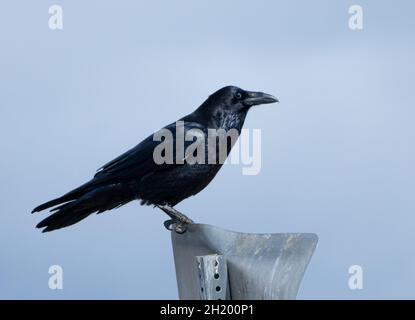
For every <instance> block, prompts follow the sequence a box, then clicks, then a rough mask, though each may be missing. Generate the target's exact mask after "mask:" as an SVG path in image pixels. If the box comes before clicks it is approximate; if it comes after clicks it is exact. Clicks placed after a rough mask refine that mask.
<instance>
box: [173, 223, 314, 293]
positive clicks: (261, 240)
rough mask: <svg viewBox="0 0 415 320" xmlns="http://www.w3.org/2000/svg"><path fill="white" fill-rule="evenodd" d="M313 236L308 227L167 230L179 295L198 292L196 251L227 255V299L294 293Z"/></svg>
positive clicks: (312, 246) (204, 253)
mask: <svg viewBox="0 0 415 320" xmlns="http://www.w3.org/2000/svg"><path fill="white" fill-rule="evenodd" d="M317 242H318V237H317V235H316V234H312V233H273V234H251V233H240V232H234V231H228V230H224V229H221V228H218V227H215V226H210V225H205V224H192V225H190V226H189V227H188V230H187V232H186V233H184V234H177V233H175V232H172V244H173V253H174V262H175V267H176V276H177V285H178V290H179V298H180V299H191V300H192V299H193V300H198V299H200V298H201V296H200V280H199V279H200V278H199V272H198V268H197V260H196V257H197V256H205V255H211V254H219V255H223V256H224V257H225V258H226V261H227V268H228V279H229V292H230V298H231V299H233V300H237V299H255V300H263V299H265V300H268V299H295V298H296V296H297V292H298V289H299V287H300V283H301V280H302V278H303V275H304V272H305V269H306V267H307V265H308V263H309V261H310V259H311V256H312V255H313V253H314V250H315V248H316V245H317Z"/></svg>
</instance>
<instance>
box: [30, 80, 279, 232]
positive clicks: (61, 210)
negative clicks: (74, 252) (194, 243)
mask: <svg viewBox="0 0 415 320" xmlns="http://www.w3.org/2000/svg"><path fill="white" fill-rule="evenodd" d="M273 102H278V100H277V99H276V98H275V97H273V96H271V95H269V94H265V93H262V92H252V91H245V90H242V89H240V88H238V87H235V86H227V87H224V88H222V89H220V90H218V91H216V92H215V93H213V94H212V95H211V96H209V98H208V99H207V100H206V101H205V102H203V104H202V105H201V106H200V107H199V108H197V109H196V110H195V111H194V112H192V113H190V114H189V115H187V116H185V117H183V118H181V119H180V120H179V121H178V122H175V123H172V124H170V125H168V126H166V127H165V128H163V129H162V130H164V132H165V131H166V130H169V131H170V132H171V133H172V141H170V144H168V142H169V141H168V138H167V136H163V137H164V140H163V139H155V136H156V134H153V135H151V136H149V137H148V138H146V139H144V140H143V141H142V142H140V143H139V144H138V145H137V146H135V147H134V148H132V149H131V150H129V151H127V152H125V153H124V154H122V155H120V156H119V157H118V158H115V159H114V160H112V161H110V162H108V163H107V164H105V165H104V166H102V167H101V168H100V169H99V170H98V171H97V173H96V174H95V176H94V177H93V178H92V179H91V180H90V181H88V182H86V183H85V184H83V185H81V186H80V187H78V188H76V189H74V190H72V191H70V192H68V193H66V194H64V195H63V196H61V197H59V198H57V199H54V200H51V201H48V202H46V203H44V204H41V205H40V206H38V207H36V208H35V209H33V211H32V213H33V212H37V211H42V210H44V209H47V208H51V207H54V208H52V209H51V212H53V213H52V214H51V215H50V216H48V217H47V218H46V219H44V220H42V221H41V222H40V223H39V224H38V225H37V226H36V227H37V228H44V229H43V232H48V231H52V230H55V229H60V228H63V227H67V226H70V225H72V224H74V223H77V222H78V221H81V220H82V219H85V218H86V217H87V216H89V215H90V214H92V213H95V212H96V213H101V212H104V211H107V210H111V209H114V208H118V207H120V206H122V205H124V204H126V203H128V202H130V201H132V200H140V201H141V204H146V205H153V206H157V207H159V208H160V209H161V210H163V211H164V212H165V213H167V214H168V215H169V216H170V218H171V220H168V221H166V222H165V226H166V227H167V228H168V229H173V228H174V229H175V230H176V232H184V231H185V230H186V224H188V223H192V220H190V219H189V218H187V217H186V216H185V215H183V214H181V213H180V212H179V211H177V210H176V209H174V208H173V207H174V206H175V205H176V204H178V203H179V202H181V201H182V200H184V199H186V198H188V197H190V196H193V195H195V194H197V193H198V192H200V191H201V190H203V189H204V188H205V187H206V186H207V185H208V184H209V183H210V181H212V179H213V178H214V177H215V175H216V173H217V172H218V171H219V169H220V168H221V166H222V163H223V162H220V161H219V158H220V155H219V154H218V153H219V152H220V151H219V148H218V146H217V145H216V146H215V147H214V148H213V149H212V148H211V149H209V147H207V148H206V149H204V152H205V154H204V155H202V157H201V158H203V159H202V160H206V159H207V155H208V154H209V152H210V153H212V152H213V153H214V156H215V157H216V162H214V163H212V162H209V161H204V162H203V161H196V163H190V161H189V162H187V161H186V158H187V157H188V156H189V154H187V153H183V155H184V158H183V159H181V158H180V156H179V160H180V159H181V160H184V161H181V162H180V161H179V162H177V161H173V163H171V162H169V161H164V163H162V162H160V161H158V160H160V159H156V158H155V150H156V148H157V147H158V146H160V145H161V144H162V142H163V143H164V144H165V146H167V145H170V146H172V150H173V153H174V155H173V159H177V157H176V155H177V154H178V152H179V151H178V148H180V147H179V144H177V143H176V142H177V140H178V138H177V136H178V135H179V133H178V132H177V131H178V129H177V128H181V129H179V130H181V131H183V132H182V133H184V135H186V134H187V133H189V132H192V133H195V132H198V133H199V135H202V138H206V139H205V140H201V139H200V141H203V143H204V144H207V142H208V141H209V139H208V131H209V130H212V129H214V130H218V129H223V130H224V131H225V132H230V131H231V130H233V132H236V135H239V133H240V131H241V129H242V126H243V124H244V121H245V117H246V115H247V112H248V110H249V109H250V108H251V107H252V106H254V105H258V104H265V103H273ZM179 122H180V123H182V126H181V127H179V126H178V125H177V123H179ZM160 132H161V131H159V132H158V133H160ZM194 136H196V138H197V134H194ZM203 136H204V137H203ZM215 139H216V138H215ZM192 143H194V139H190V141H187V139H186V141H184V146H183V147H184V148H186V147H188V146H189V145H190V144H192ZM226 143H227V146H226V150H225V158H226V157H227V155H228V154H229V152H230V150H231V148H232V145H231V144H232V142H231V143H228V138H226ZM196 146H198V144H197V143H196ZM209 150H210V151H209ZM212 150H213V151H212ZM195 151H197V150H195ZM166 152H168V149H167V148H165V150H163V151H162V152H161V153H160V155H161V156H162V157H166V158H167V154H166ZM190 152H191V155H192V156H195V155H196V156H197V154H194V152H193V151H190ZM196 153H197V152H196ZM170 158H171V157H170ZM201 158H197V159H199V160H201ZM193 162H194V161H193Z"/></svg>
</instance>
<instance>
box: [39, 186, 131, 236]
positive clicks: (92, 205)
mask: <svg viewBox="0 0 415 320" xmlns="http://www.w3.org/2000/svg"><path fill="white" fill-rule="evenodd" d="M128 191H129V190H126V188H125V187H124V186H123V185H122V184H110V185H106V186H101V187H98V188H96V189H94V190H92V191H90V192H87V193H85V194H84V195H82V196H81V197H79V198H78V199H74V200H71V201H69V202H68V201H66V203H64V204H62V205H60V206H58V207H55V208H53V209H51V210H50V211H51V212H53V213H52V214H51V215H50V216H49V217H47V218H46V219H44V220H42V221H41V222H39V223H38V224H37V226H36V227H37V228H45V227H46V228H45V229H43V230H42V232H48V231H52V230H56V229H61V228H64V227H67V226H70V225H73V224H75V223H77V222H79V221H81V220H83V219H85V218H86V217H87V216H89V215H90V214H92V213H95V212H97V213H101V212H103V211H106V210H110V209H112V208H115V207H119V206H121V205H124V204H126V203H127V202H129V201H131V200H133V199H134V197H133V195H132V194H131V192H128ZM58 199H59V198H58ZM58 199H56V200H52V201H50V202H47V203H45V204H44V205H41V206H39V207H42V206H45V207H46V206H48V207H51V206H53V205H50V203H57V204H60V203H62V201H61V202H58ZM54 201H55V202H54Z"/></svg>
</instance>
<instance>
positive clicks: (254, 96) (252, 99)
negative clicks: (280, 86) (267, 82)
mask: <svg viewBox="0 0 415 320" xmlns="http://www.w3.org/2000/svg"><path fill="white" fill-rule="evenodd" d="M247 94H248V96H247V97H246V98H245V99H244V104H245V105H247V106H255V105H258V104H265V103H274V102H279V101H278V99H277V98H275V97H274V96H272V95H270V94H268V93H263V92H253V91H247Z"/></svg>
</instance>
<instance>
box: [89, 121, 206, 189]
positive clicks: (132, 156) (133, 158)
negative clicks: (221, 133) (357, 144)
mask: <svg viewBox="0 0 415 320" xmlns="http://www.w3.org/2000/svg"><path fill="white" fill-rule="evenodd" d="M183 125H184V128H183V130H184V133H186V132H187V131H189V130H192V129H197V130H201V131H203V132H204V130H205V128H204V127H203V126H202V125H200V124H198V123H196V122H184V124H183ZM162 130H169V131H170V132H171V133H172V138H173V140H172V147H173V154H174V157H173V159H174V160H175V155H176V140H177V137H178V133H177V134H176V123H172V124H170V125H168V126H167V127H165V128H163V129H162ZM160 143H161V142H160V141H154V134H153V135H151V136H149V137H147V138H146V139H144V140H143V141H142V142H141V143H139V144H138V145H137V146H135V147H134V148H132V149H130V150H129V151H127V152H125V153H124V154H122V155H120V156H119V157H117V158H115V159H114V160H112V161H110V162H108V163H106V164H105V165H103V166H102V167H101V168H100V169H98V171H97V173H96V174H95V176H94V180H95V179H97V180H104V181H108V180H110V181H113V180H114V181H120V180H121V181H122V180H129V179H137V178H140V177H142V176H144V175H146V174H147V173H150V172H154V171H158V170H165V169H167V168H168V167H169V166H171V165H172V163H162V164H158V163H156V162H155V161H154V157H153V153H154V150H155V148H156V147H157V146H158V145H159V144H160ZM191 143H193V141H184V149H186V147H187V146H188V145H190V144H191ZM185 156H186V155H185Z"/></svg>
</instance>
